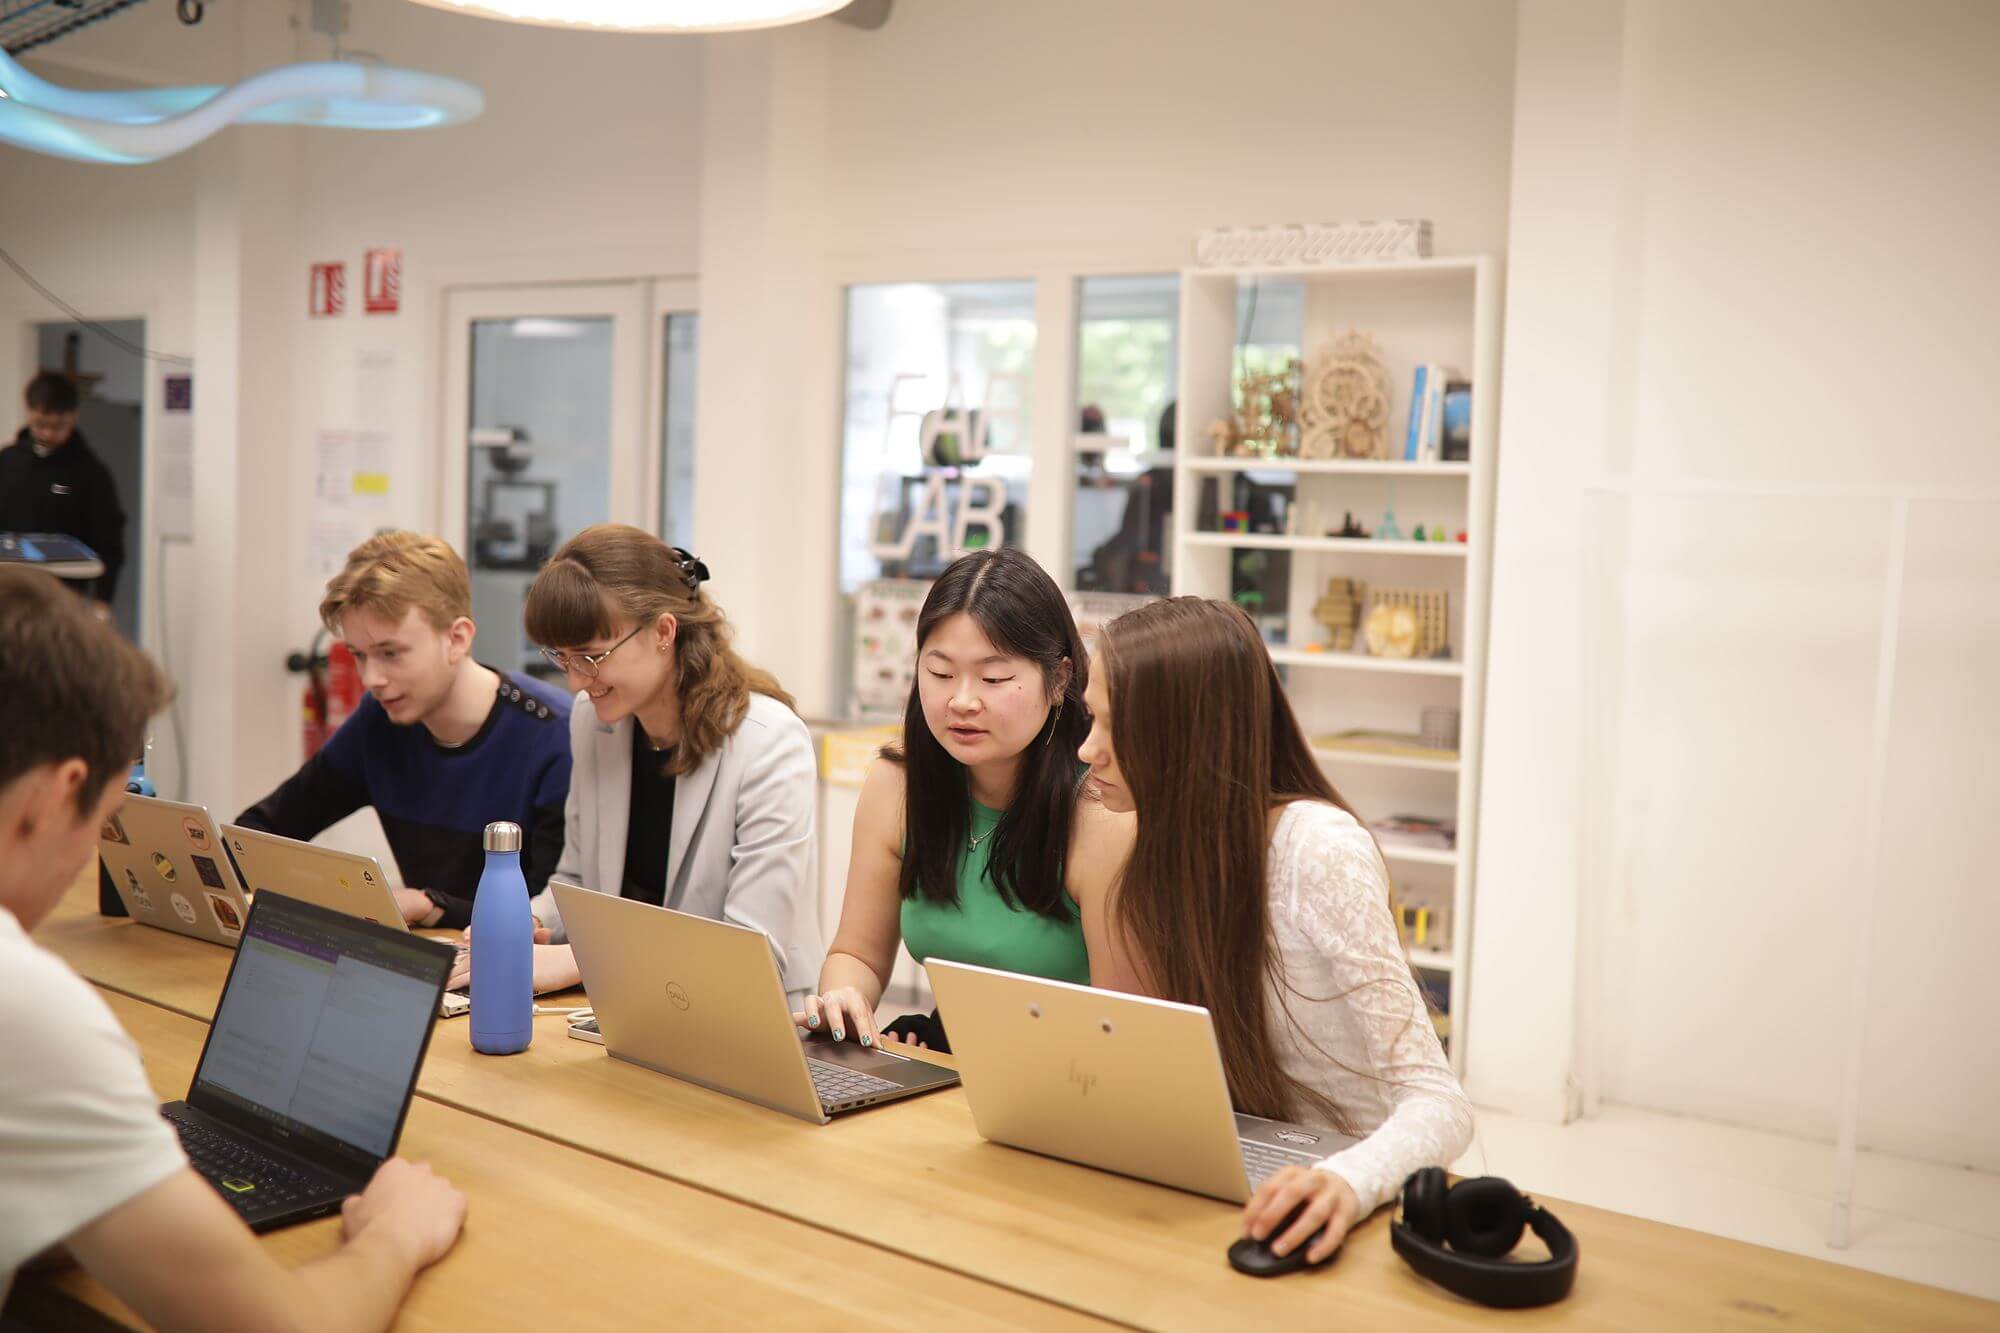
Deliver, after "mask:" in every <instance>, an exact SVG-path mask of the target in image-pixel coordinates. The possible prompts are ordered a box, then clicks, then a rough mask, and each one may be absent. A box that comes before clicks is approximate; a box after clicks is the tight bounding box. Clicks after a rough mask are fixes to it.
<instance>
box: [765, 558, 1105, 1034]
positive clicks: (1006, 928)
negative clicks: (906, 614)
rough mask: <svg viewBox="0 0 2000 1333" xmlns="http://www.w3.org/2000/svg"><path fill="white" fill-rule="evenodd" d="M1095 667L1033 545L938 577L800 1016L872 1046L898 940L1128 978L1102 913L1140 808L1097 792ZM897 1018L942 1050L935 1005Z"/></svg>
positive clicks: (937, 952)
mask: <svg viewBox="0 0 2000 1333" xmlns="http://www.w3.org/2000/svg"><path fill="white" fill-rule="evenodd" d="M1088 665H1089V664H1088V662H1087V661H1086V660H1085V658H1084V652H1083V641H1082V639H1081V638H1079V637H1078V635H1077V631H1076V622H1075V620H1074V619H1073V618H1072V617H1071V616H1070V613H1069V604H1068V603H1067V602H1066V601H1064V600H1063V595H1062V591H1061V590H1060V589H1059V588H1057V587H1056V585H1055V581H1054V580H1053V579H1051V578H1050V577H1049V576H1048V574H1047V573H1046V572H1045V571H1044V570H1043V569H1042V567H1041V566H1040V565H1038V564H1036V563H1035V561H1034V559H1033V558H1032V557H1030V556H1028V555H1026V554H1025V553H1023V552H1021V551H1018V550H1014V549H1012V548H1006V547H1002V548H999V549H994V550H986V551H975V552H973V553H972V554H970V555H966V556H962V557H960V558H959V559H958V560H955V561H953V562H952V564H951V565H950V566H949V567H948V568H947V569H946V570H945V572H944V573H943V574H942V575H941V576H939V578H938V580H937V582H936V583H934V584H932V585H931V590H930V593H929V595H928V596H926V597H925V598H924V605H923V610H922V612H921V613H920V614H919V615H918V617H917V674H916V680H915V681H914V682H913V683H912V685H911V686H910V699H909V703H908V705H907V707H906V708H905V710H904V715H903V739H902V743H901V744H900V745H896V746H890V747H888V748H887V749H885V750H884V751H883V752H882V757H881V758H880V759H878V760H876V761H875V763H874V765H873V766H872V767H871V768H870V769H869V770H868V775H867V777H866V778H865V779H864V780H863V783H862V788H861V801H860V804H859V806H858V807H857V808H856V810H855V813H854V850H853V853H852V859H851V860H850V862H849V869H848V872H847V893H846V898H845V900H844V902H843V903H842V905H841V912H840V928H839V929H838V930H837V931H836V932H835V934H834V938H833V944H832V947H831V949H830V950H829V952H828V953H827V957H826V966H825V968H823V969H822V970H821V972H820V978H819V990H818V993H816V994H814V995H812V996H810V997H809V998H808V999H807V1000H806V1003H805V1005H804V1006H803V1007H802V1008H800V1009H799V1010H798V1011H797V1012H796V1013H794V1014H793V1016H792V1017H793V1021H794V1022H796V1023H798V1024H799V1025H800V1026H801V1027H804V1028H807V1029H810V1030H812V1031H817V1032H826V1033H829V1034H830V1035H832V1036H833V1038H834V1039H835V1040H853V1041H858V1042H860V1043H861V1044H862V1045H864V1046H867V1045H872V1044H873V1043H874V1042H875V1041H876V1040H877V1039H878V1037H879V1036H880V1035H881V1033H880V1032H879V1031H878V1029H877V1026H876V1023H875V1007H876V1005H877V1004H879V1003H880V1002H881V999H882V990H883V988H884V987H885V986H886V985H887V984H888V981H889V973H890V970H891V968H892V967H893V966H894V965H895V961H896V946H897V944H898V943H907V944H908V945H909V947H910V954H911V956H912V957H914V958H915V959H916V960H917V961H918V962H920V963H921V962H923V961H924V960H925V959H927V958H930V957H933V956H935V957H940V958H948V959H951V960H953V961H955V962H962V963H974V964H978V965H982V966H986V967H997V968H1002V969H1005V970H1006V971H1009V972H1025V973H1029V974H1031V975H1034V976H1042V977H1052V978H1055V979H1058V980H1062V981H1074V982H1079V983H1085V984H1088V983H1092V982H1095V983H1096V984H1097V985H1101V986H1118V987H1124V986H1126V984H1127V980H1128V979H1127V978H1125V977H1124V976H1123V975H1122V974H1121V972H1120V971H1119V965H1118V962H1117V958H1116V956H1115V953H1114V951H1113V950H1112V949H1111V947H1110V944H1109V941H1108V940H1107V938H1106V936H1105V931H1104V930H1103V922H1104V919H1105V910H1106V899H1107V897H1108V894H1109V891H1110V886H1111V883H1112V881H1113V879H1114V878H1115V877H1116V875H1117V872H1118V867H1119V866H1120V864H1122V863H1123V861H1124V858H1125V852H1126V849H1127V848H1128V847H1129V846H1130V841H1131V828H1132V821H1131V818H1130V817H1129V816H1123V815H1114V814H1112V813H1110V812H1109V811H1107V810H1105V809H1104V808H1103V807H1102V806H1101V805H1099V804H1098V803H1097V802H1096V801H1095V800H1094V799H1091V798H1090V796H1089V795H1088V794H1087V793H1086V792H1085V790H1084V781H1083V777H1084V769H1083V766H1082V765H1081V764H1080V763H1078V762H1077V755H1076V750H1077V746H1078V745H1080V744H1082V742H1083V737H1084V734H1085V733H1086V732H1088V731H1089V730H1090V719H1089V716H1088V715H1087V714H1086V712H1085V711H1084V707H1083V689H1084V681H1085V675H1086V672H1087V670H1088ZM893 1026H894V1027H895V1028H896V1029H897V1031H896V1032H892V1033H891V1034H890V1035H892V1036H898V1035H904V1034H907V1035H908V1037H909V1039H911V1040H913V1041H915V1042H916V1043H917V1044H920V1045H926V1046H932V1047H938V1046H941V1045H943V1042H942V1038H943V1037H944V1035H945V1034H944V1033H943V1030H942V1029H941V1028H939V1027H938V1026H937V1023H936V1020H935V1019H934V1018H933V1019H931V1020H928V1021H925V1020H922V1019H921V1018H919V1019H917V1020H916V1021H914V1022H913V1021H912V1020H910V1019H903V1020H899V1021H898V1023H897V1024H895V1025H893ZM945 1049H949V1047H948V1046H946V1047H945Z"/></svg>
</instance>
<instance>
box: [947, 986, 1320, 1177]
mask: <svg viewBox="0 0 2000 1333" xmlns="http://www.w3.org/2000/svg"><path fill="white" fill-rule="evenodd" d="M926 970H927V971H928V972H929V974H930V980H931V990H932V992H933V993H934V994H935V995H936V997H937V1002H938V1017H939V1018H940V1019H941V1020H942V1021H943V1022H944V1025H945V1030H946V1031H948V1032H950V1033H951V1050H952V1054H953V1055H954V1056H956V1057H957V1060H958V1067H959V1071H960V1073H961V1074H962V1075H963V1077H964V1079H965V1100H966V1102H967V1104H968V1105H970V1106H971V1108H972V1119H973V1123H974V1124H975V1125H976V1126H977V1127H978V1129H979V1133H980V1136H981V1137H983V1138H986V1139H989V1140H991V1141H992V1142H994V1143H1004V1144H1007V1145H1008V1146H1010V1147H1015V1148H1025V1149H1027V1150H1028V1151H1029V1152H1037V1153H1041V1154H1042V1155H1043V1156H1046V1157H1060V1158H1062V1159H1063V1160H1065V1161H1070V1162H1080V1163H1082V1164H1083V1165H1085V1166H1094V1167H1098V1168H1099V1169H1101V1170H1105V1171H1115V1172H1117V1173H1118V1174H1119V1175H1124V1176H1136V1177H1138V1178H1139V1179H1141V1180H1150V1181H1153V1182H1155V1183H1157V1184H1161V1185H1171V1186H1173V1187H1174V1188H1176V1189H1184V1190H1189V1191H1192V1192H1193V1193H1196V1194H1207V1195H1210V1196H1212V1197H1214V1198H1218V1199H1227V1200H1228V1201H1230V1202H1231V1203H1242V1202H1244V1201H1246V1200H1247V1199H1249V1197H1250V1195H1251V1194H1252V1192H1254V1191H1255V1190H1256V1188H1257V1186H1258V1185H1259V1184H1261V1183H1262V1182H1263V1181H1264V1180H1265V1178H1267V1177H1268V1176H1271V1175H1273V1174H1274V1173H1276V1172H1277V1171H1278V1170H1280V1169H1281V1168H1283V1167H1287V1166H1311V1165H1312V1164H1313V1163H1314V1162H1317V1161H1319V1160H1320V1159H1321V1158H1323V1157H1326V1156H1328V1155H1329V1154H1331V1153H1335V1152H1338V1151H1339V1150H1340V1149H1342V1148H1345V1147H1347V1146H1349V1145H1350V1144H1352V1143H1354V1142H1356V1140H1354V1139H1351V1138H1348V1137H1347V1136H1345V1135H1343V1134H1336V1133H1334V1132H1333V1131H1332V1130H1327V1129H1318V1128H1314V1127H1311V1126H1307V1125H1292V1124H1286V1123H1284V1122H1283V1121H1278V1120H1263V1119H1260V1118H1258V1117H1257V1116H1251V1115H1241V1114H1239V1113H1237V1112H1236V1111H1235V1110H1234V1109H1233V1108H1232V1107H1231V1105H1230V1101H1229V1085H1228V1082H1227V1081H1226V1080H1225V1078H1224V1077H1223V1072H1222V1051H1221V1048H1220V1047H1218V1046H1217V1045H1216V1041H1215V1025H1214V1024H1213V1023H1212V1022H1210V1021H1209V1015H1208V1010H1206V1009H1202V1008H1199V1007H1197V1006H1195V1005H1189V1004H1173V1003H1170V1002H1168V1001H1166V1000H1151V999H1146V998H1144V997H1142V996H1137V995H1125V994H1120V993H1118V992H1115V991H1104V990H1094V989H1092V988H1091V987H1089V986H1077V985H1072V984H1071V983H1069V982H1064V981H1045V980H1043V979H1041V978H1039V977H1024V976H1019V975H1017V974H1015V973H1012V972H1000V971H995V970H994V969H992V968H986V967H972V966H969V965H967V964H964V963H949V962H945V961H943V960H942V959H932V960H931V961H930V963H928V964H927V965H926Z"/></svg>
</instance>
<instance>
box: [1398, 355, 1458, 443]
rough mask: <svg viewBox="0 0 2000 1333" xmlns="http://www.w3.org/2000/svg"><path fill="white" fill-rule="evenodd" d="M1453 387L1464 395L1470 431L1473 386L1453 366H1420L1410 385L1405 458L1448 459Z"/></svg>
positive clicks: (1405, 431) (1404, 434)
mask: <svg viewBox="0 0 2000 1333" xmlns="http://www.w3.org/2000/svg"><path fill="white" fill-rule="evenodd" d="M1453 390H1458V391H1461V392H1462V393H1463V394H1464V398H1463V411H1464V414H1465V418H1466V421H1467V431H1468V433H1469V431H1470V422H1471V402H1472V399H1471V393H1472V385H1471V383H1470V382H1469V381H1468V380H1467V379H1466V378H1465V376H1464V375H1462V374H1460V373H1459V372H1458V371H1456V370H1453V369H1452V368H1451V367H1450V366H1440V365H1434V364H1423V365H1419V366H1418V367H1417V369H1416V374H1415V376H1414V378H1413V379H1412V380H1411V384H1410V417H1409V422H1408V425H1407V426H1406V427H1405V429H1404V432H1403V461H1404V462H1406V463H1441V462H1443V461H1444V459H1445V448H1444V439H1445V418H1446V403H1447V397H1448V395H1449V394H1450V393H1451V391H1453Z"/></svg>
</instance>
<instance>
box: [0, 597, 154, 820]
mask: <svg viewBox="0 0 2000 1333" xmlns="http://www.w3.org/2000/svg"><path fill="white" fill-rule="evenodd" d="M173 695H174V688H173V686H172V685H171V684H169V683H168V681H167V678H166V677H165V676H164V675H162V674H161V672H160V669H159V668H158V667H156V666H154V665H153V661H152V659H151V658H149V657H147V656H146V655H145V654H144V653H142V652H140V651H139V650H138V649H137V648H134V647H133V646H132V645H131V644H129V643H127V642H125V640H123V639H121V638H119V637H118V633H117V631H115V630H113V629H112V628H111V626H109V625H107V624H105V623H104V622H103V621H101V620H99V619H97V617H96V616H94V615H92V614H91V612H90V609H89V606H88V605H87V604H86V603H85V602H84V600H83V598H81V597H78V596H77V595H76V594H75V593H73V592H71V591H70V590H69V589H67V588H65V587H63V586H62V584H60V583H58V582H56V581H55V580H54V579H53V578H51V577H49V576H48V575H47V574H45V573H43V572H42V571H41V570H39V569H30V568H28V567H26V566H24V565H0V788H5V787H6V786H7V785H8V784H9V783H11V782H13V781H14V779H16V778H18V777H20V776H21V775H22V774H24V773H26V772H28V771H29V770H30V769H35V768H39V767H41V766H42V765H43V764H59V763H62V762H64V761H65V760H69V759H81V760H83V762H84V763H85V765H87V766H88V770H89V771H88V776H87V777H86V779H85V781H84V784H83V787H82V789H81V790H80V791H79V792H78V793H77V810H78V813H79V814H80V815H87V814H89V813H90V812H91V811H92V810H93V809H94V808H95V807H96V805H97V802H98V801H100V800H102V799H103V797H104V792H105V790H106V788H107V787H109V785H110V784H111V783H112V782H113V781H114V780H118V781H122V780H123V778H124V776H125V773H126V770H127V769H129V768H130V767H131V766H132V761H133V760H134V759H137V758H138V757H139V751H140V748H141V747H142V746H144V744H145V743H146V719H147V718H149V717H151V716H152V715H153V714H155V713H157V712H159V711H160V710H161V709H162V708H165V707H166V706H167V702H168V701H169V700H170V699H172V698H173Z"/></svg>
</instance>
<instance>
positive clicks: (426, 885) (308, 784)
mask: <svg viewBox="0 0 2000 1333" xmlns="http://www.w3.org/2000/svg"><path fill="white" fill-rule="evenodd" d="M499 674H500V692H499V694H498V695H497V696H495V698H494V700H493V709H492V711H491V712H489V713H488V714H487V715H486V721H485V723H484V724H482V725H481V726H480V728H479V731H478V734H476V735H475V736H473V738H472V739H471V740H469V741H467V742H466V743H465V744H464V745H461V746H457V747H455V748H450V747H446V746H443V745H440V744H438V743H437V740H436V738H434V737H433V736H432V735H431V733H430V731H429V729H428V728H426V727H424V726H422V725H421V724H419V725H416V726H397V725H396V724H395V723H393V722H391V721H390V720H389V715H388V714H387V713H385V712H383V711H382V705H380V704H378V703H376V702H375V700H374V699H373V698H372V697H369V698H364V699H363V700H362V701H361V706H360V707H359V708H357V709H355V710H354V714H353V716H351V717H349V718H348V719H347V721H345V722H343V723H341V724H340V729H339V730H338V731H336V732H334V733H333V738H332V739H331V740H329V741H328V742H327V743H326V745H325V746H324V747H323V748H321V750H320V751H319V752H318V753H317V754H315V755H314V756H313V757H312V758H310V759H308V760H306V762H305V766H304V767H302V768H300V769H299V771H298V772H297V773H294V774H293V775H292V776H291V777H290V778H288V779H286V781H285V782H284V783H283V784H282V785H281V786H280V787H279V788H278V789H277V790H276V791H274V792H272V793H271V794H270V795H269V796H266V797H265V798H264V799H263V800H261V801H259V802H257V804H255V805H253V806H251V807H250V808H249V809H248V810H245V811H244V812H243V813H242V814H240V815H238V816H237V817H236V822H237V823H239V824H241V825H243V827H245V828H252V829H261V830H263V831H265V832H268V833H276V834H278V835H279V836H281V837H286V838H299V839H310V838H312V837H313V836H315V835H316V834H318V833H319V832H320V831H321V830H323V829H325V828H327V827H328V826H330V825H332V824H335V823H337V822H338V821H340V820H342V819H345V818H346V817H347V816H348V815H351V814H353V813H354V812H355V811H356V810H359V809H360V808H361V807H362V806H364V805H372V806H374V807H375V813H376V814H377V815H379V816H380V817H381V820H382V830H383V832H385V833H387V834H388V835H389V849H390V850H391V851H392V852H394V853H395V856H396V868H397V869H398V870H399V871H400V872H401V873H402V878H403V883H405V884H408V885H409V886H411V887H412V888H423V889H435V890H437V891H438V892H439V893H442V894H445V895H447V896H448V898H449V900H450V901H449V902H448V904H447V905H446V907H445V912H444V918H443V920H442V921H440V922H439V923H438V924H439V925H443V926H464V925H466V924H468V923H469V922H470V921H471V920H472V897H473V893H474V891H475V890H477V888H478V887H479V875H480V872H481V871H482V870H484V869H485V866H486V854H485V852H484V850H483V849H482V846H481V836H480V835H481V834H482V833H483V832H484V831H485V828H486V826H487V825H488V824H490V823H492V822H493V821H494V820H497V819H510V820H512V821H514V822H515V823H516V824H519V825H520V826H521V829H522V831H523V832H524V833H525V835H526V837H525V838H524V840H523V842H522V846H521V870H522V873H523V874H524V875H525V876H526V877H527V880H528V892H529V893H530V894H534V893H539V892H541V889H542V886H543V885H544V884H546V883H547V882H548V878H549V875H550V873H551V872H552V871H554V869H555V868H556V861H557V860H558V859H559V858H560V857H561V856H562V847H563V802H564V801H565V800H566V799H567V798H568V796H569V711H570V698H569V696H568V695H567V694H564V693H563V692H562V691H561V690H560V689H557V688H555V687H552V686H549V685H545V684H543V683H542V682H541V681H538V680H535V679H533V678H531V677H526V676H512V675H508V674H507V673H505V672H501V673H499Z"/></svg>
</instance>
